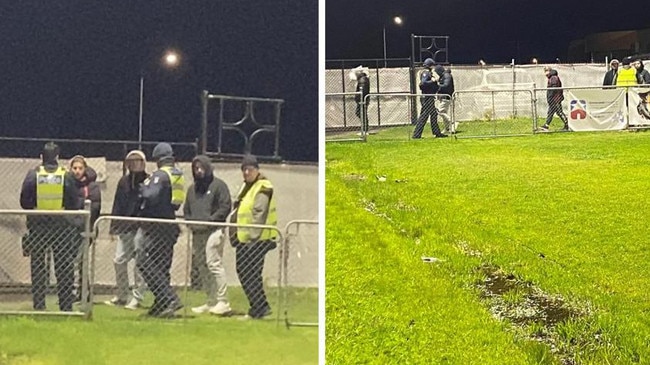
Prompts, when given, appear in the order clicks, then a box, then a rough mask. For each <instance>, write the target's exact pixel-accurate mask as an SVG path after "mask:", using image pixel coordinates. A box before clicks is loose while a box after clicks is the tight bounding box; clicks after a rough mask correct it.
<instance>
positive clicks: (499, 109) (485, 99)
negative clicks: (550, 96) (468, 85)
mask: <svg viewBox="0 0 650 365" xmlns="http://www.w3.org/2000/svg"><path fill="white" fill-rule="evenodd" d="M452 110H453V120H454V123H455V127H456V137H457V138H467V137H492V136H508V135H523V134H532V133H533V131H534V127H533V120H534V115H535V105H534V102H533V92H532V90H472V91H457V92H455V93H454V95H453V102H452Z"/></svg>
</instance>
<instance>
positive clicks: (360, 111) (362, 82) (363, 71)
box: [351, 65, 370, 136]
mask: <svg viewBox="0 0 650 365" xmlns="http://www.w3.org/2000/svg"><path fill="white" fill-rule="evenodd" d="M351 75H352V76H353V77H354V80H356V82H357V87H356V92H357V94H356V95H355V96H354V101H355V102H356V103H357V110H356V112H355V114H356V115H357V117H359V119H360V120H361V135H362V136H363V135H366V134H367V133H368V105H367V104H366V101H367V100H366V95H368V94H370V79H369V78H368V68H366V67H363V66H361V65H359V66H357V67H355V68H353V69H352V74H351Z"/></svg>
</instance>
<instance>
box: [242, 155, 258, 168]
mask: <svg viewBox="0 0 650 365" xmlns="http://www.w3.org/2000/svg"><path fill="white" fill-rule="evenodd" d="M244 167H254V168H256V169H259V168H260V165H259V164H258V163H257V158H255V156H253V155H246V156H244V159H243V160H242V162H241V169H242V170H243V169H244Z"/></svg>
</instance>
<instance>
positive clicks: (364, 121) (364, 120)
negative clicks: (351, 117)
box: [355, 102, 368, 132]
mask: <svg viewBox="0 0 650 365" xmlns="http://www.w3.org/2000/svg"><path fill="white" fill-rule="evenodd" d="M362 113H363V114H362ZM355 114H356V115H357V117H359V119H361V128H362V129H361V130H362V131H364V132H368V105H366V104H361V103H359V102H357V110H356V112H355Z"/></svg>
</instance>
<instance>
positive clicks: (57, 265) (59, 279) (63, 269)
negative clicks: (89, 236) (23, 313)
mask: <svg viewBox="0 0 650 365" xmlns="http://www.w3.org/2000/svg"><path fill="white" fill-rule="evenodd" d="M74 234H78V232H77V231H75V230H74V229H70V230H67V231H66V232H63V233H62V234H61V235H60V236H58V237H43V238H42V239H40V240H39V241H38V242H37V244H36V245H35V247H34V248H33V249H32V251H31V252H30V256H29V257H30V268H31V274H32V299H33V305H34V309H35V310H45V295H46V294H47V292H48V287H49V283H48V281H49V273H48V270H49V265H48V264H49V263H48V260H47V258H48V255H47V253H48V252H51V253H52V257H53V258H54V272H55V275H56V283H57V285H56V287H57V294H58V296H59V309H60V310H61V311H64V312H70V311H72V303H73V302H74V293H73V286H74V261H75V258H76V256H77V252H78V250H79V245H78V241H79V239H78V238H77V237H75V236H72V235H74Z"/></svg>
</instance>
